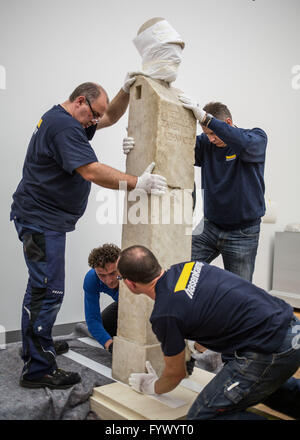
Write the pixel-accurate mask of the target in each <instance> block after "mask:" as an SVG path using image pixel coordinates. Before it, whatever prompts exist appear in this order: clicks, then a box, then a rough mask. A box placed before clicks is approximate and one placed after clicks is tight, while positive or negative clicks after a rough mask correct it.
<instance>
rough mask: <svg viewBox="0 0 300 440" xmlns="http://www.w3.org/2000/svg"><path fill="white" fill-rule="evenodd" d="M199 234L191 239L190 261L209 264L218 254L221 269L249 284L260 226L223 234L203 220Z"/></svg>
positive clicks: (222, 231)
mask: <svg viewBox="0 0 300 440" xmlns="http://www.w3.org/2000/svg"><path fill="white" fill-rule="evenodd" d="M202 224H203V230H202V233H200V234H193V236H192V260H193V261H197V260H198V261H205V262H206V263H211V262H212V261H213V260H214V259H215V258H217V257H218V256H219V255H220V254H221V255H222V259H223V264H224V269H226V270H228V271H230V272H232V273H235V274H236V275H239V276H240V277H242V278H244V279H245V280H248V281H250V282H251V281H252V276H253V272H254V266H255V258H256V253H257V247H258V240H259V232H260V225H259V224H258V225H254V226H248V227H247V228H242V229H236V230H233V231H225V230H223V229H220V228H219V227H217V226H216V225H215V224H214V223H212V222H210V221H209V220H207V219H206V218H204V220H203V223H200V224H199V225H198V226H197V228H196V230H195V232H197V230H199V229H200V226H201V225H202Z"/></svg>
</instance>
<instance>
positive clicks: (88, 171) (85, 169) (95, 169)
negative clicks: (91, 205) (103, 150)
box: [76, 162, 138, 190]
mask: <svg viewBox="0 0 300 440" xmlns="http://www.w3.org/2000/svg"><path fill="white" fill-rule="evenodd" d="M76 171H77V172H78V173H79V174H80V175H81V176H82V177H83V178H84V179H85V180H88V181H90V182H93V183H95V184H96V185H99V186H103V187H104V188H110V189H119V187H120V185H119V184H120V182H126V185H127V189H128V190H132V189H134V188H135V186H136V183H137V179H138V178H137V177H136V176H132V175H130V174H125V173H122V171H119V170H116V169H115V168H112V167H110V166H108V165H105V164H102V163H100V162H94V163H91V164H88V165H84V166H82V167H79V168H77V170H76Z"/></svg>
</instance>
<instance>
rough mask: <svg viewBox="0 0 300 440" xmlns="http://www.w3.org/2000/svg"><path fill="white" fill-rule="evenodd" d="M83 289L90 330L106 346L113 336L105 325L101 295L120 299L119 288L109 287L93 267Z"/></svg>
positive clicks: (116, 299)
mask: <svg viewBox="0 0 300 440" xmlns="http://www.w3.org/2000/svg"><path fill="white" fill-rule="evenodd" d="M83 290H84V311H85V320H86V323H87V326H88V330H89V332H90V333H91V335H92V336H93V337H94V338H95V339H96V341H98V342H99V344H101V345H103V347H104V344H105V342H106V341H108V340H109V339H112V337H111V336H110V334H109V333H107V331H106V330H105V328H104V327H103V323H102V317H101V310H100V295H102V294H103V293H106V295H109V296H110V297H111V298H112V299H113V300H114V301H118V299H119V289H117V290H116V289H110V288H109V287H107V285H106V284H104V283H103V281H101V280H100V278H99V277H98V275H97V274H96V272H95V269H91V270H89V271H88V273H87V274H86V276H85V278H84V282H83Z"/></svg>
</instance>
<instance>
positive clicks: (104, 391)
mask: <svg viewBox="0 0 300 440" xmlns="http://www.w3.org/2000/svg"><path fill="white" fill-rule="evenodd" d="M168 394H169V395H170V397H172V398H173V399H174V400H175V401H177V400H180V401H181V402H184V404H183V405H181V406H179V407H177V408H174V407H171V406H168V405H166V404H165V403H162V402H160V401H159V400H155V398H152V397H150V396H147V395H145V394H140V393H137V392H135V391H133V390H132V389H131V388H129V387H128V386H126V385H124V384H121V383H117V382H116V383H111V384H109V385H104V386H102V387H97V388H94V392H93V395H92V397H91V398H90V404H91V410H92V411H94V412H95V413H96V414H97V415H98V416H99V417H100V419H102V420H181V419H184V418H185V417H186V415H187V412H188V410H189V408H190V407H191V405H192V403H193V401H194V400H195V398H196V393H195V392H193V391H190V390H187V389H185V388H183V387H180V386H179V387H177V388H176V389H175V390H173V391H171V393H168Z"/></svg>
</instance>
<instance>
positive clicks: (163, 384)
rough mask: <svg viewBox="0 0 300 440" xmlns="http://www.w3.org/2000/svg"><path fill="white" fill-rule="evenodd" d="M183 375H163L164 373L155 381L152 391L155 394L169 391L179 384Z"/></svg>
mask: <svg viewBox="0 0 300 440" xmlns="http://www.w3.org/2000/svg"><path fill="white" fill-rule="evenodd" d="M184 378H185V375H184V376H181V375H180V376H165V375H164V374H162V375H161V377H160V378H159V379H158V380H157V381H156V382H155V385H154V391H155V393H156V394H164V393H169V392H170V391H172V390H174V388H176V387H177V385H179V384H180V382H181V381H182V379H184Z"/></svg>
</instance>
